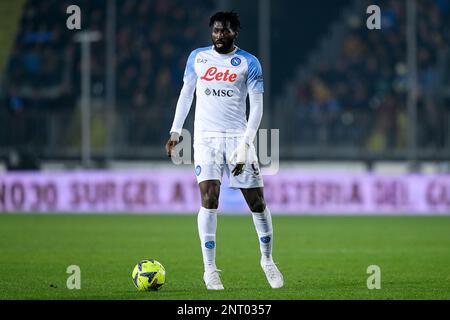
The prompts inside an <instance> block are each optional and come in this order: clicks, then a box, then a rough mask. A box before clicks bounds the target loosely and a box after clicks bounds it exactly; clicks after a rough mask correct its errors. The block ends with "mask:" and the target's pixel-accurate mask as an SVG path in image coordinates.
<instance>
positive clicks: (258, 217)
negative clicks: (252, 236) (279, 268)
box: [252, 206, 273, 262]
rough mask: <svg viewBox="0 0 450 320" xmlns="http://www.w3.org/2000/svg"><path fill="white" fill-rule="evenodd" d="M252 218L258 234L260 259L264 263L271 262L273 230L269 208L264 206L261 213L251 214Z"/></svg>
mask: <svg viewBox="0 0 450 320" xmlns="http://www.w3.org/2000/svg"><path fill="white" fill-rule="evenodd" d="M252 216H253V223H254V224H255V229H256V233H257V234H258V239H259V248H260V250H261V259H262V260H263V261H265V262H272V242H273V229H272V216H271V214H270V211H269V208H268V207H267V206H266V209H265V210H264V211H263V212H252Z"/></svg>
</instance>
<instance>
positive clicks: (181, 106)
mask: <svg viewBox="0 0 450 320" xmlns="http://www.w3.org/2000/svg"><path fill="white" fill-rule="evenodd" d="M196 55H197V51H196V50H194V51H192V52H191V54H190V55H189V58H188V61H187V63H186V69H185V70H184V77H183V88H182V89H181V92H180V96H179V97H178V102H177V107H176V110H175V117H174V119H173V123H172V128H171V129H170V138H169V140H168V141H167V143H166V152H167V156H168V157H171V156H172V151H173V148H174V147H175V146H176V145H177V144H178V142H179V139H180V135H181V130H182V129H183V124H184V121H185V120H186V117H187V115H188V113H189V110H190V109H191V105H192V99H193V98H194V92H195V87H196V85H197V74H196V73H195V68H194V63H195V56H196Z"/></svg>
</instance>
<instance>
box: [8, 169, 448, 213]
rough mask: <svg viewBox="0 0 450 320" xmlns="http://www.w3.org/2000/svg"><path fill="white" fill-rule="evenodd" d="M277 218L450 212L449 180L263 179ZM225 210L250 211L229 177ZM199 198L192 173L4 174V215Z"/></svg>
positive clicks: (143, 207)
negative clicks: (287, 215)
mask: <svg viewBox="0 0 450 320" xmlns="http://www.w3.org/2000/svg"><path fill="white" fill-rule="evenodd" d="M264 184H265V189H264V190H265V197H266V202H267V203H268V205H269V207H270V209H271V211H272V212H273V213H276V214H450V175H397V176H382V175H375V174H347V173H324V174H316V173H310V172H302V171H300V170H280V172H279V173H278V174H276V175H273V176H264ZM219 202H220V204H219V210H221V211H222V212H227V213H245V212H249V211H248V208H247V206H246V204H245V202H244V200H243V198H242V195H241V193H240V191H239V190H233V189H230V188H228V180H227V178H226V176H224V180H223V184H222V188H221V195H220V201H219ZM199 206H200V194H199V190H198V186H197V182H196V179H195V176H194V173H193V172H192V171H191V170H186V171H184V170H146V171H127V172H123V171H122V172H117V171H70V172H34V173H25V172H23V173H10V172H8V173H0V212H3V213H4V212H32V213H36V212H55V213H115V212H120V213H194V212H197V211H198V209H199Z"/></svg>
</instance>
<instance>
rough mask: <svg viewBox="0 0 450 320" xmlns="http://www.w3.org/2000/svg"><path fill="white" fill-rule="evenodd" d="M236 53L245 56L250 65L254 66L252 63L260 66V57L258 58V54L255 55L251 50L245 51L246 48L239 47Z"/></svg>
mask: <svg viewBox="0 0 450 320" xmlns="http://www.w3.org/2000/svg"><path fill="white" fill-rule="evenodd" d="M236 55H238V56H241V57H244V58H245V60H246V61H247V65H248V66H252V65H256V66H259V65H260V63H259V60H258V58H257V57H256V56H254V55H253V54H251V53H250V52H248V51H245V50H243V49H241V48H239V49H238V50H237V51H236Z"/></svg>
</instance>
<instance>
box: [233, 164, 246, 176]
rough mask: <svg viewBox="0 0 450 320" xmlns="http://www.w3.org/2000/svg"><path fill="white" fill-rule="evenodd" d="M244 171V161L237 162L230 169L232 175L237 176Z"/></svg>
mask: <svg viewBox="0 0 450 320" xmlns="http://www.w3.org/2000/svg"><path fill="white" fill-rule="evenodd" d="M242 171H244V163H238V164H236V167H234V169H233V170H232V171H231V173H232V174H233V176H238V175H240V174H241V173H242Z"/></svg>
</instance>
